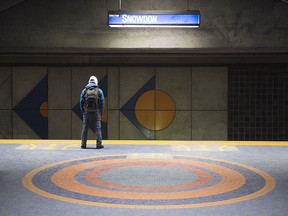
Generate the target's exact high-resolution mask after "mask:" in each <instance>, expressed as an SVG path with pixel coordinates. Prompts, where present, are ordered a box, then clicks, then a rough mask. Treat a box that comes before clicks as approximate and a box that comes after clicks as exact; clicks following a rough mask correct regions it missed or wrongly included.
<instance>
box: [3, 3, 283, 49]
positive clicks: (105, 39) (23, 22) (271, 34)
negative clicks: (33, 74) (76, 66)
mask: <svg viewBox="0 0 288 216" xmlns="http://www.w3.org/2000/svg"><path fill="white" fill-rule="evenodd" d="M9 2H10V5H9ZM9 6H10V8H9ZM188 9H190V10H193V9H198V10H200V11H201V15H202V18H201V27H200V28H198V29H147V28H146V29H111V28H109V27H108V26H107V13H108V11H109V10H118V0H82V1H79V0H61V1H57V0H30V1H20V0H18V1H15V0H14V1H12V0H7V1H3V3H1V4H0V26H1V28H0V49H2V50H7V49H15V50H17V49H18V50H19V49H24V48H27V49H31V48H34V49H39V48H41V49H46V50H48V51H49V49H55V48H56V49H61V50H62V51H63V49H65V48H66V49H67V48H79V49H89V50H91V49H92V50H93V49H102V48H104V49H107V48H109V49H111V48H112V49H117V48H132V49H135V48H150V49H151V48H160V49H161V48H178V49H179V48H184V49H195V48H201V49H205V48H217V49H231V48H233V49H238V50H239V51H241V50H243V49H244V50H245V49H254V51H255V49H256V50H257V49H260V50H261V49H263V48H264V49H271V50H286V51H287V49H288V37H287V33H288V19H287V13H288V7H287V4H284V3H280V1H277V0H264V1H263V0H251V1H239V0H219V1H209V0H145V1H144V0H124V1H122V10H123V11H125V10H148V11H149V10H150V11H153V10H161V11H163V10H164V11H165V10H177V11H183V10H188ZM1 11H2V12H1ZM64 51H65V50H64Z"/></svg>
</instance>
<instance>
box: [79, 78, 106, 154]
mask: <svg viewBox="0 0 288 216" xmlns="http://www.w3.org/2000/svg"><path fill="white" fill-rule="evenodd" d="M80 110H81V112H82V114H83V125H82V132H81V148H82V149H85V148H86V144H87V136H88V129H89V127H91V128H92V130H93V131H94V133H95V136H96V148H97V149H102V148H104V146H103V145H102V131H101V116H102V114H103V113H104V93H103V91H102V90H101V89H100V88H99V86H98V79H97V78H96V77H95V76H91V77H90V78H89V81H88V84H87V85H86V87H85V88H84V89H83V90H82V92H81V94H80Z"/></svg>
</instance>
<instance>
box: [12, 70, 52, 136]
mask: <svg viewBox="0 0 288 216" xmlns="http://www.w3.org/2000/svg"><path fill="white" fill-rule="evenodd" d="M47 101H48V76H47V75H46V76H45V77H44V78H43V79H42V80H41V81H40V82H39V83H38V84H37V85H36V86H35V87H34V88H33V89H32V90H31V91H30V92H29V93H28V94H27V95H26V96H25V97H24V98H23V100H22V101H20V102H19V103H18V104H17V105H16V106H15V107H14V111H15V112H16V113H17V114H18V115H19V116H20V118H22V119H23V121H24V122H25V123H26V124H27V125H28V126H29V127H30V128H31V129H32V130H33V131H34V132H35V133H36V134H37V135H38V136H39V137H40V138H42V139H47V138H48V118H47V117H46V116H43V115H41V112H40V107H41V105H42V104H43V103H44V102H47Z"/></svg>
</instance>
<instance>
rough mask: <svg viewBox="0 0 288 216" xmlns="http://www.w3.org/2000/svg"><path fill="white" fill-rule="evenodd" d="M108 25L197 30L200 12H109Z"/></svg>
mask: <svg viewBox="0 0 288 216" xmlns="http://www.w3.org/2000/svg"><path fill="white" fill-rule="evenodd" d="M108 25H109V26H110V27H159V28H160V27H166V28H168V27H172V28H173V27H174V28H177V27H178V28H197V27H199V26H200V12H199V11H185V12H183V13H168V14H162V13H161V14H160V13H155V14H153V13H128V12H119V11H117V12H109V14H108Z"/></svg>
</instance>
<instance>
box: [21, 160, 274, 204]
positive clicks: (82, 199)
mask: <svg viewBox="0 0 288 216" xmlns="http://www.w3.org/2000/svg"><path fill="white" fill-rule="evenodd" d="M22 183H23V185H24V186H25V187H26V188H27V189H28V190H30V191H32V192H34V193H36V194H39V195H41V196H44V197H48V198H52V199H56V200H60V201H65V202H70V203H78V204H86V205H93V206H106V207H117V208H146V209H147V208H148V209H151V208H155V209H157V208H158V209H163V208H196V207H207V206H216V205H223V204H230V203H235V202H241V201H246V200H250V199H254V198H256V197H260V196H263V195H265V194H267V193H268V192H270V191H271V190H273V188H274V187H275V180H274V179H273V178H272V177H271V176H269V175H268V174H267V173H265V172H263V171H261V170H258V169H255V168H253V167H249V166H246V165H243V164H239V163H235V162H231V161H226V160H220V159H214V158H206V157H196V156H195V157H194V156H185V155H171V157H164V158H161V157H151V158H144V157H142V158H141V157H136V158H135V157H129V155H109V156H107V155H106V156H96V157H89V158H81V159H74V160H67V161H61V162H58V163H55V164H50V165H47V166H43V167H40V168H38V169H36V170H33V171H31V172H30V173H28V174H27V175H26V176H25V177H24V178H23V179H22Z"/></svg>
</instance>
